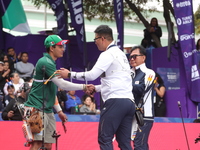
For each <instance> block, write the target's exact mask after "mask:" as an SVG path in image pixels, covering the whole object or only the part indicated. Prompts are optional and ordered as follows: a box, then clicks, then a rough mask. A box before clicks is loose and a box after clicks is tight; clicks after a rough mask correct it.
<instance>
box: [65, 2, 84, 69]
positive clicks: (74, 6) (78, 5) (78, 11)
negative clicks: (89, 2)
mask: <svg viewBox="0 0 200 150" xmlns="http://www.w3.org/2000/svg"><path fill="white" fill-rule="evenodd" d="M65 2H66V3H67V5H68V8H69V12H70V18H71V27H73V28H74V29H75V31H76V39H77V42H78V47H79V50H80V52H82V53H83V64H84V66H86V65H87V49H86V39H85V26H84V16H83V1H82V0H65Z"/></svg>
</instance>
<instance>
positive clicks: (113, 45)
mask: <svg viewBox="0 0 200 150" xmlns="http://www.w3.org/2000/svg"><path fill="white" fill-rule="evenodd" d="M113 46H117V45H115V44H113V45H110V46H109V47H108V48H107V49H106V50H108V49H109V48H111V47H113Z"/></svg>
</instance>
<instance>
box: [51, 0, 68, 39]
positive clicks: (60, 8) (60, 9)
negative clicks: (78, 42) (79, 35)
mask: <svg viewBox="0 0 200 150" xmlns="http://www.w3.org/2000/svg"><path fill="white" fill-rule="evenodd" d="M47 1H48V3H49V4H50V5H51V8H52V10H53V11H54V13H55V16H56V21H57V31H58V33H57V34H58V35H59V36H60V37H61V38H62V39H68V30H67V27H66V16H65V8H64V4H63V1H62V0H56V1H55V0H47Z"/></svg>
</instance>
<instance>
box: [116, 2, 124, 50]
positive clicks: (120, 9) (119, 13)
mask: <svg viewBox="0 0 200 150" xmlns="http://www.w3.org/2000/svg"><path fill="white" fill-rule="evenodd" d="M114 11H115V20H116V24H117V33H118V37H117V45H118V46H119V48H120V49H121V50H123V46H124V5H123V0H114Z"/></svg>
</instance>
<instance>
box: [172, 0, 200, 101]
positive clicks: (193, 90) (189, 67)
mask: <svg viewBox="0 0 200 150" xmlns="http://www.w3.org/2000/svg"><path fill="white" fill-rule="evenodd" d="M173 3H174V12H175V16H176V24H177V27H178V37H179V44H180V47H181V51H182V59H183V62H184V64H183V65H184V70H185V74H186V82H187V89H188V92H189V93H190V99H191V100H192V101H195V102H200V98H199V97H200V76H199V71H200V67H199V65H198V63H199V60H198V59H197V50H196V47H195V33H194V16H193V8H192V0H173Z"/></svg>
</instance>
